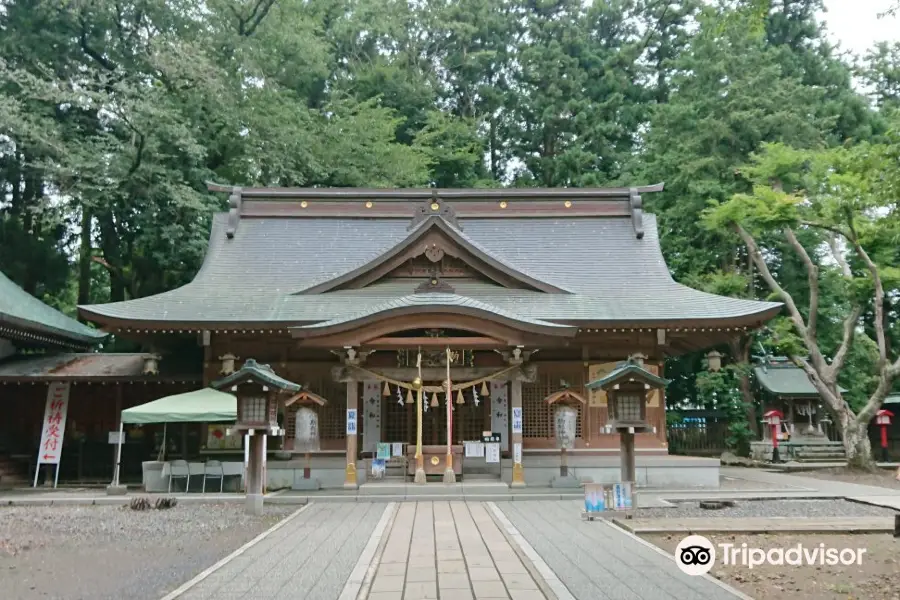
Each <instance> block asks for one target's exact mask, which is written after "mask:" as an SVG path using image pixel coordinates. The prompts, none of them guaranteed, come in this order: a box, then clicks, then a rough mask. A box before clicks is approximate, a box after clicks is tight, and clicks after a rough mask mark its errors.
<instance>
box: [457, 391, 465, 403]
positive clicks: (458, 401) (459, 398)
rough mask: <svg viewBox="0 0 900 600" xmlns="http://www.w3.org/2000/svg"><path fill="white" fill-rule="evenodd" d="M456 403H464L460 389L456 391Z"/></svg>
mask: <svg viewBox="0 0 900 600" xmlns="http://www.w3.org/2000/svg"><path fill="white" fill-rule="evenodd" d="M456 403H457V404H465V403H466V399H465V398H463V393H462V390H459V391H458V392H456Z"/></svg>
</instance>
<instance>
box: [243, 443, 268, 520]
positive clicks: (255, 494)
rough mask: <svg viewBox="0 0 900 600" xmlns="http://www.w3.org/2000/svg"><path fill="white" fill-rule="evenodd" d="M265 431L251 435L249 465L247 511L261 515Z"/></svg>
mask: <svg viewBox="0 0 900 600" xmlns="http://www.w3.org/2000/svg"><path fill="white" fill-rule="evenodd" d="M264 442H265V433H263V434H260V433H257V432H254V435H251V436H250V460H249V461H248V463H249V464H248V465H247V512H249V513H251V514H254V515H260V514H262V512H263V452H264V451H265V450H264V448H263V443H264Z"/></svg>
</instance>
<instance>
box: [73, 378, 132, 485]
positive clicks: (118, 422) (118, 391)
mask: <svg viewBox="0 0 900 600" xmlns="http://www.w3.org/2000/svg"><path fill="white" fill-rule="evenodd" d="M123 385H124V384H123V383H122V382H121V381H120V382H118V383H117V384H116V409H115V410H116V426H115V428H114V429H115V431H119V429H120V425H121V424H122V386H123ZM124 441H125V440H119V443H118V444H112V460H113V478H115V472H116V466H118V465H119V446H120V445H121V444H122V442H124ZM81 447H82V448H84V446H83V445H82V446H81ZM79 454H80V453H79ZM80 463H81V460H80V458H79V466H78V471H79V473H78V478H79V479H81V465H80ZM119 470H120V471H121V467H120V469H119ZM119 476H120V477H121V472H120V473H119ZM117 483H118V482H117Z"/></svg>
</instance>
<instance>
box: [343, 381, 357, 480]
mask: <svg viewBox="0 0 900 600" xmlns="http://www.w3.org/2000/svg"><path fill="white" fill-rule="evenodd" d="M350 411H353V421H354V423H353V431H352V432H350V431H348V432H347V468H346V470H345V471H344V488H346V489H351V490H355V489H357V488H358V487H359V485H358V484H357V479H356V448H357V432H358V431H359V386H358V385H357V382H356V380H355V379H350V380H348V381H347V423H348V424H349V423H350V419H351V412H350ZM348 429H349V427H348Z"/></svg>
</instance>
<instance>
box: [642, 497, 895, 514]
mask: <svg viewBox="0 0 900 600" xmlns="http://www.w3.org/2000/svg"><path fill="white" fill-rule="evenodd" d="M895 513H896V511H895V510H893V509H891V508H883V507H881V506H871V505H869V504H860V503H858V502H849V501H847V500H831V499H827V500H739V501H736V502H735V503H734V506H733V507H731V508H721V509H717V510H709V509H705V508H700V504H699V503H698V502H679V503H677V505H676V506H675V507H672V508H641V509H638V510H637V511H636V513H635V515H634V516H635V518H636V519H656V518H663V517H671V518H678V517H708V518H716V517H732V518H735V517H737V518H741V517H798V518H819V517H881V516H884V517H890V516H893V515H894V514H895Z"/></svg>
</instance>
